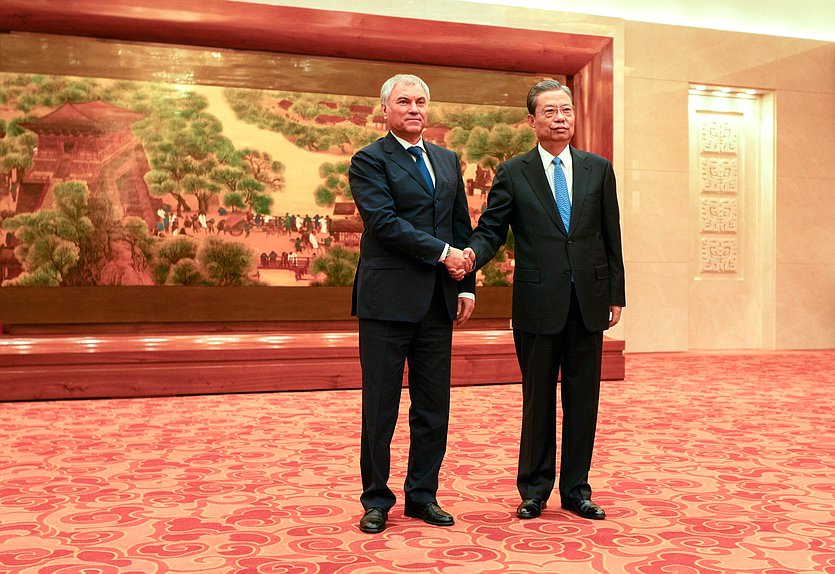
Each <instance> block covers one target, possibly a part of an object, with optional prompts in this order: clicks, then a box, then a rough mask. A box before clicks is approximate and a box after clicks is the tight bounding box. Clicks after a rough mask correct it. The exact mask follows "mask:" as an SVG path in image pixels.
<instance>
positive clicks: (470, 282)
mask: <svg viewBox="0 0 835 574" xmlns="http://www.w3.org/2000/svg"><path fill="white" fill-rule="evenodd" d="M454 155H455V168H456V170H457V173H458V180H457V184H456V189H455V205H454V206H453V208H452V235H453V247H457V248H458V249H464V248H465V247H467V245H469V242H470V237H471V236H472V234H473V226H472V223H471V222H470V206H469V204H468V203H467V193H466V192H465V191H464V177H463V174H462V173H461V162H460V161H459V160H458V154H454ZM458 292H459V293H475V273H470V274H469V275H467V276H466V277H464V279H462V280H461V281H459V282H458Z"/></svg>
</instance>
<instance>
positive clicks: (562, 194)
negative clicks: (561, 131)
mask: <svg viewBox="0 0 835 574" xmlns="http://www.w3.org/2000/svg"><path fill="white" fill-rule="evenodd" d="M561 163H562V160H561V159H560V158H558V157H555V158H554V198H555V199H556V201H557V211H559V212H560V218H561V219H562V224H563V225H565V232H566V233H568V223H569V222H570V221H571V200H570V199H568V183H567V182H566V181H565V174H564V173H563V172H562V167H561V166H560V164H561Z"/></svg>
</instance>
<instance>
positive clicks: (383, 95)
mask: <svg viewBox="0 0 835 574" xmlns="http://www.w3.org/2000/svg"><path fill="white" fill-rule="evenodd" d="M397 84H406V85H407V86H420V87H421V88H423V91H424V92H426V101H427V102H428V101H429V86H427V85H426V82H424V81H423V80H421V79H420V78H418V77H417V76H414V75H412V74H397V75H396V76H392V77H391V78H389V79H388V80H386V83H385V84H383V87H382V88H380V102H381V103H382V104H383V105H384V106H385V105H387V104H388V101H389V96H390V95H391V91H392V90H393V89H394V86H396V85H397Z"/></svg>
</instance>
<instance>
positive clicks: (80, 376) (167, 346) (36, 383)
mask: <svg viewBox="0 0 835 574" xmlns="http://www.w3.org/2000/svg"><path fill="white" fill-rule="evenodd" d="M603 349H604V352H603V378H604V379H605V380H611V379H623V377H624V356H623V350H624V342H623V341H618V340H613V339H609V338H606V339H605V340H604V346H603ZM519 380H520V374H519V367H518V365H517V363H516V355H515V352H514V346H513V334H512V331H510V330H509V329H496V330H461V331H456V333H455V335H454V337H453V356H452V384H453V385H478V384H492V383H514V382H519ZM360 386H361V379H360V365H359V355H358V350H357V334H356V332H355V331H332V332H326V331H311V332H298V331H292V332H286V333H284V332H269V331H258V332H240V333H237V332H236V333H197V334H182V333H177V334H167V333H165V334H155V333H141V334H102V335H93V336H79V335H73V334H62V335H52V336H40V335H39V336H27V335H20V334H18V335H5V336H0V401H28V400H42V399H74V398H103V397H147V396H160V395H192V394H216V393H247V392H269V391H300V390H325V389H356V388H360Z"/></svg>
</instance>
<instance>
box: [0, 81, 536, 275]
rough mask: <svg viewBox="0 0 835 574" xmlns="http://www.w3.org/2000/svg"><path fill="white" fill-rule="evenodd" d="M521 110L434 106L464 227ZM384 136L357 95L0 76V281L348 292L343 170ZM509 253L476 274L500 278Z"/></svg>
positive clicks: (354, 247)
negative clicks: (457, 174) (457, 163)
mask: <svg viewBox="0 0 835 574" xmlns="http://www.w3.org/2000/svg"><path fill="white" fill-rule="evenodd" d="M525 117H526V112H525V110H524V108H510V107H500V106H475V105H470V104H467V105H464V104H455V103H445V102H433V104H432V107H431V109H430V116H429V127H428V129H427V130H426V132H425V133H424V138H425V139H427V140H429V141H432V142H435V143H438V144H441V145H445V146H446V147H449V148H451V149H453V150H455V151H456V152H458V153H459V155H460V157H461V160H462V165H461V167H462V170H463V173H464V180H465V182H466V189H467V199H468V202H469V207H470V214H471V218H472V220H473V223H475V222H476V221H477V219H478V216H479V214H480V213H481V211H482V210H483V208H484V205H485V202H486V194H487V190H488V189H489V186H490V183H491V182H492V178H493V175H494V173H495V169H496V167H497V165H498V164H499V163H500V162H501V161H503V160H505V159H507V158H509V157H512V156H514V155H517V154H519V153H521V152H523V151H526V150H528V149H530V148H531V147H532V146H533V144H534V136H533V133H532V132H531V130H530V129H529V128H528V127H527V125H526V123H525ZM384 134H385V124H384V121H383V117H382V113H381V110H380V105H379V100H378V99H377V98H370V97H357V96H344V95H339V94H321V93H319V94H316V93H303V92H294V91H264V90H249V89H242V88H223V87H215V86H179V85H174V84H158V83H145V82H134V81H117V80H108V79H94V78H75V77H65V76H46V75H27V74H8V73H0V230H2V231H1V232H2V235H0V280H2V285H3V287H11V286H96V285H220V286H228V285H257V284H263V285H282V286H287V285H298V286H347V285H350V284H351V281H352V280H353V275H354V270H355V268H356V263H357V259H358V256H359V252H358V244H359V238H360V235H361V233H362V221H361V220H360V218H359V215H358V214H357V211H356V207H355V206H354V203H353V200H352V197H351V190H350V186H349V184H348V178H347V171H348V166H349V163H350V159H351V156H352V154H353V153H354V152H355V151H356V150H358V149H360V148H361V147H362V146H364V145H366V144H368V143H370V142H372V141H374V140H376V139H377V138H379V137H381V136H383V135H384ZM508 249H509V252H508V251H506V252H503V253H502V254H500V255H499V256H498V257H497V258H496V259H495V260H494V261H493V262H492V263H491V264H490V265H488V266H487V267H486V268H485V269H484V270H483V271H482V272H481V273H480V276H479V281H480V283H482V284H484V285H507V284H509V281H508V276H509V274H510V271H511V264H512V257H508V253H510V255H511V256H512V238H511V242H510V244H509V246H508Z"/></svg>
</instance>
